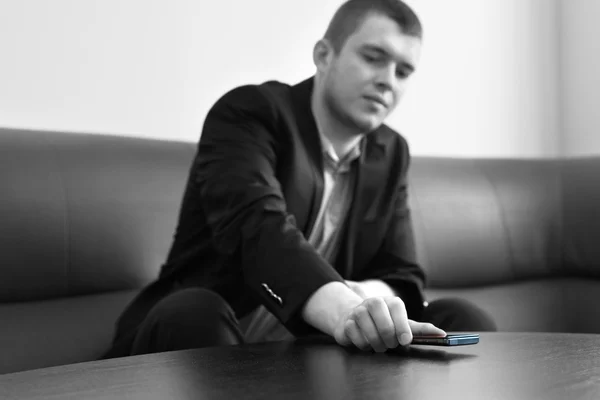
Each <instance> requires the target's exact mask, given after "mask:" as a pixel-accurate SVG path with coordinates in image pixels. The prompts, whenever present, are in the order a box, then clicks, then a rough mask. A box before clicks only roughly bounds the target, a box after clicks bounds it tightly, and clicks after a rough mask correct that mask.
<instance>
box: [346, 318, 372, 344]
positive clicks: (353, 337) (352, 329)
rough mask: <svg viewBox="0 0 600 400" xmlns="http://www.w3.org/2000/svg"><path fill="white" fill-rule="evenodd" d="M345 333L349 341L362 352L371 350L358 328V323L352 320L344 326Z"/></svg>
mask: <svg viewBox="0 0 600 400" xmlns="http://www.w3.org/2000/svg"><path fill="white" fill-rule="evenodd" d="M344 333H345V334H346V336H347V337H348V339H349V340H350V341H351V342H352V343H353V344H354V345H355V346H356V347H358V348H359V349H361V350H369V349H371V346H370V345H369V342H368V341H367V339H366V338H365V337H364V336H363V334H362V333H361V332H360V329H359V328H358V325H357V324H356V322H355V321H354V320H352V319H350V320H348V321H346V324H345V325H344Z"/></svg>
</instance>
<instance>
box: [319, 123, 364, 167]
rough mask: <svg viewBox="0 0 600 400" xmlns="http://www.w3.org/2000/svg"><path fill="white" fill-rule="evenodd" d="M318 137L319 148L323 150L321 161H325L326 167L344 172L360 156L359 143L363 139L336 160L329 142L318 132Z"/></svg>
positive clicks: (336, 157)
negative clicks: (319, 139)
mask: <svg viewBox="0 0 600 400" xmlns="http://www.w3.org/2000/svg"><path fill="white" fill-rule="evenodd" d="M319 136H320V138H321V145H322V146H321V147H322V149H323V159H324V160H325V163H326V165H329V166H331V167H332V168H334V169H335V170H337V171H338V172H346V171H348V170H349V169H350V164H351V163H352V161H354V160H356V159H358V158H359V157H360V154H361V142H362V140H364V138H363V139H361V140H359V141H357V142H356V144H355V145H354V146H353V147H352V148H351V149H350V151H349V152H348V153H347V154H346V155H345V156H344V157H342V158H341V159H340V158H338V156H337V154H336V152H335V150H334V148H333V145H332V144H331V141H330V140H329V139H328V138H327V136H325V135H324V134H322V133H321V132H319Z"/></svg>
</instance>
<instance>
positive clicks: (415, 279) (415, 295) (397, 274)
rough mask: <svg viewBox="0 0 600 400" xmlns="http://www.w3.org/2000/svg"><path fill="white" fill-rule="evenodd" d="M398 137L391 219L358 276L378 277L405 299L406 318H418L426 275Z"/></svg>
mask: <svg viewBox="0 0 600 400" xmlns="http://www.w3.org/2000/svg"><path fill="white" fill-rule="evenodd" d="M398 138H399V142H400V152H399V154H400V157H401V160H402V161H401V163H400V168H399V170H398V172H397V174H396V176H397V177H398V185H397V192H396V197H395V199H394V203H393V210H392V214H391V218H390V219H389V223H388V227H387V230H386V235H385V237H384V240H383V242H382V244H381V246H380V248H379V250H378V251H377V253H376V255H375V257H373V259H372V260H371V261H370V263H369V265H368V266H367V268H365V270H364V274H363V276H361V277H360V279H361V280H366V279H381V280H382V281H384V282H385V283H387V284H388V285H389V286H390V287H391V288H392V289H393V290H394V291H395V292H396V293H397V294H398V295H399V296H400V297H401V298H402V300H403V301H404V303H405V305H406V310H407V312H408V316H409V318H411V319H415V320H419V319H420V318H421V314H422V312H423V307H424V302H425V297H424V294H423V288H424V286H425V282H426V277H425V273H424V271H423V269H422V268H421V267H420V265H419V264H418V262H417V259H416V258H417V257H416V250H415V240H414V233H413V226H412V219H411V214H410V209H409V207H408V183H407V175H408V168H409V164H410V154H409V150H408V145H407V143H406V141H405V140H404V139H403V138H402V137H401V136H398Z"/></svg>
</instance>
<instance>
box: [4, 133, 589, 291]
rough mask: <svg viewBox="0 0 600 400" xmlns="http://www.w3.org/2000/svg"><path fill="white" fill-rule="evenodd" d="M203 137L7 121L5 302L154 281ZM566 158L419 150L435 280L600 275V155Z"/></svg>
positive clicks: (419, 196)
mask: <svg viewBox="0 0 600 400" xmlns="http://www.w3.org/2000/svg"><path fill="white" fill-rule="evenodd" d="M195 147H196V145H195V143H181V142H168V141H159V140H148V139H138V138H126V137H116V136H102V135H88V134H69V133H60V132H45V131H24V130H15V129H0V187H1V188H2V195H1V196H0V302H12V301H25V300H36V299H46V298H52V297H63V296H73V295H78V294H87V293H96V292H106V291H112V290H119V289H131V288H137V287H140V286H142V285H143V284H145V283H147V282H149V281H151V280H152V279H154V278H155V277H156V276H157V273H158V270H159V268H160V266H161V264H162V263H163V262H164V260H165V258H166V255H167V253H168V250H169V248H170V245H171V241H172V238H173V234H174V231H175V225H176V221H177V216H178V213H179V208H180V202H181V199H182V196H183V191H184V188H185V182H186V180H187V175H188V171H189V168H190V165H191V161H192V159H193V156H194V152H195ZM566 163H567V164H568V165H567V166H566V167H565V165H564V164H565V162H563V161H558V160H514V159H510V160H498V159H496V160H488V159H478V160H477V159H452V158H439V157H414V158H413V161H412V165H411V169H410V186H409V187H410V189H409V203H410V206H411V209H412V214H413V223H414V229H415V235H416V241H417V252H418V255H419V260H420V262H421V264H422V265H423V267H424V268H425V270H426V271H427V275H428V277H429V286H430V287H432V288H457V287H465V286H480V285H487V284H498V283H503V282H510V281H515V280H523V279H530V278H536V277H548V276H563V275H578V276H596V277H600V265H599V264H600V263H599V262H598V260H600V246H596V241H597V238H598V237H600V216H599V215H598V209H599V206H598V204H599V203H600V186H599V184H598V183H597V182H599V181H598V179H594V174H595V171H598V170H600V158H595V159H593V160H584V161H581V160H580V161H577V160H568V161H567V162H566ZM563 175H565V176H566V177H567V181H565V183H564V184H563V180H564V177H563ZM563 186H564V187H563ZM565 188H566V189H567V190H565ZM563 199H564V200H563ZM565 205H566V206H567V209H566V211H565ZM565 217H566V220H565ZM564 232H567V233H566V234H565V233H564ZM563 248H564V249H566V250H563ZM563 259H564V260H563Z"/></svg>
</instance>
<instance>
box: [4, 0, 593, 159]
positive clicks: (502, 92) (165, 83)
mask: <svg viewBox="0 0 600 400" xmlns="http://www.w3.org/2000/svg"><path fill="white" fill-rule="evenodd" d="M557 1H558V0H454V1H447V0H413V1H409V4H411V5H413V7H414V8H415V10H416V11H417V13H418V14H419V15H420V16H421V19H422V21H423V23H424V25H425V35H426V36H425V47H424V50H423V58H422V64H421V69H420V71H419V72H418V73H417V74H416V75H415V80H414V81H413V83H412V87H411V88H410V90H409V92H408V94H407V96H406V97H405V99H404V101H403V103H402V104H401V105H400V107H399V109H398V110H397V111H396V112H395V113H394V114H393V115H392V116H391V117H390V119H389V124H390V125H392V126H393V127H396V128H398V129H399V130H400V131H402V133H403V134H404V135H405V136H406V137H407V138H408V139H409V142H410V144H411V148H412V152H413V154H415V155H419V154H422V155H448V156H461V157H462V156H467V157H468V156H483V157H552V156H555V155H557V154H558V153H559V151H560V139H559V122H560V118H559V110H558V104H559V96H558V93H557V89H558V85H557V83H556V82H557V79H558V78H557V77H558V67H557V59H558V53H557V52H558V46H557V45H556V42H557V35H558V31H559V30H558V27H557V25H558V22H557V14H556V13H557V8H558V6H557V3H556V2H557ZM594 1H596V0H590V2H594ZM209 3H211V4H210V5H209ZM339 4H341V0H303V1H282V0H253V1H246V0H236V1H231V2H208V1H201V0H200V1H199V0H170V1H167V0H163V1H160V0H127V1H125V0H53V1H51V2H50V1H45V0H0V50H1V54H2V62H0V126H10V127H25V128H39V129H58V130H69V131H82V132H92V133H94V132H98V133H109V134H116V135H132V136H145V137H157V138H167V139H172V140H185V141H196V140H197V139H198V137H199V133H200V130H201V127H202V122H203V119H204V117H205V115H206V112H207V111H208V109H209V107H210V106H211V105H212V103H213V102H214V101H215V100H216V99H217V97H219V96H220V95H221V94H223V92H224V91H226V90H228V89H230V88H232V87H234V86H237V85H239V84H244V83H254V82H261V81H264V80H268V79H277V80H281V81H286V82H290V83H294V82H297V81H300V80H301V79H303V78H305V77H307V76H310V75H311V74H312V73H313V71H314V67H313V65H312V62H311V50H312V46H313V44H314V42H315V41H316V40H317V39H318V38H319V37H320V36H321V35H322V34H323V32H324V30H325V27H326V25H327V22H328V21H329V19H330V17H331V16H332V14H333V12H334V10H335V9H336V8H337V6H338V5H339Z"/></svg>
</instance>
